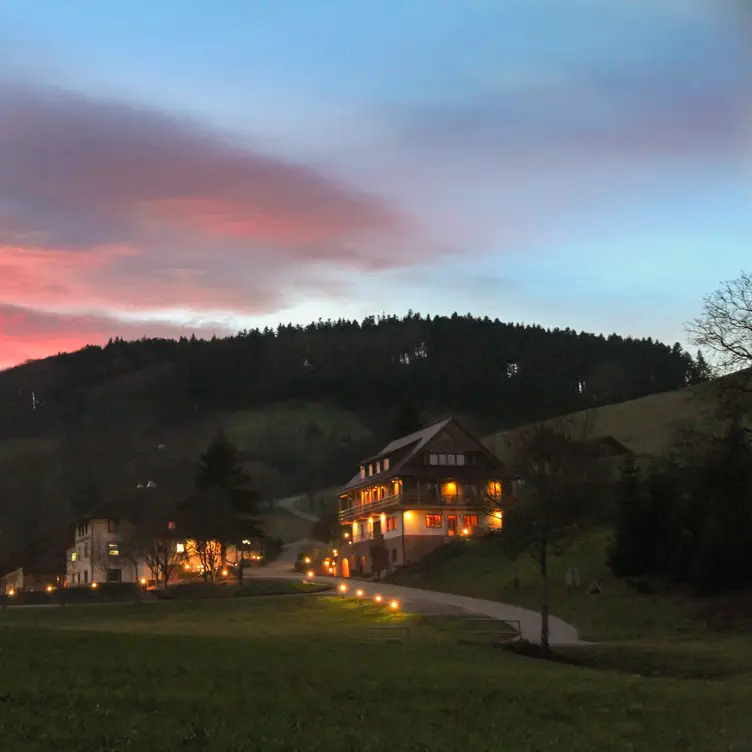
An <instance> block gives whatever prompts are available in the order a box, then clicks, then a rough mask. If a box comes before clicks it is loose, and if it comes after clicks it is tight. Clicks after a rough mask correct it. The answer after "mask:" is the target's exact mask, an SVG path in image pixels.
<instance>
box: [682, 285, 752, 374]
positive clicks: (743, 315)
mask: <svg viewBox="0 0 752 752" xmlns="http://www.w3.org/2000/svg"><path fill="white" fill-rule="evenodd" d="M686 328H687V332H688V334H689V336H690V341H691V342H692V343H693V344H694V345H697V346H698V347H701V348H705V349H706V350H707V351H708V353H709V355H710V358H711V362H712V363H713V366H714V368H715V370H716V373H717V374H718V375H723V374H727V373H731V372H733V371H738V370H740V369H743V368H749V367H752V275H750V274H748V273H746V272H742V274H741V275H740V276H739V277H738V278H737V279H734V280H729V281H726V282H724V283H723V284H722V285H721V287H720V288H719V289H718V290H716V291H715V292H713V293H711V294H710V295H708V296H707V297H706V298H705V300H704V303H703V309H702V314H701V315H700V316H699V317H698V318H696V319H694V320H693V321H691V322H689V323H688V324H687V327H686Z"/></svg>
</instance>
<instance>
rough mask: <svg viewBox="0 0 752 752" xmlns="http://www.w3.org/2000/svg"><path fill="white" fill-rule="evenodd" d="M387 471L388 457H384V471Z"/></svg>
mask: <svg viewBox="0 0 752 752" xmlns="http://www.w3.org/2000/svg"><path fill="white" fill-rule="evenodd" d="M388 469H389V457H384V470H385V471H386V470H388Z"/></svg>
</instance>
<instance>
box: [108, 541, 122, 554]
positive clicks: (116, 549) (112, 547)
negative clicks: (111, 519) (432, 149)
mask: <svg viewBox="0 0 752 752" xmlns="http://www.w3.org/2000/svg"><path fill="white" fill-rule="evenodd" d="M107 553H108V554H109V555H110V556H120V546H118V544H117V543H108V544H107Z"/></svg>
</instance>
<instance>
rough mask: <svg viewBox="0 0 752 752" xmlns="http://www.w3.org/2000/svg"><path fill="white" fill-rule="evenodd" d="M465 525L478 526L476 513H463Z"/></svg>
mask: <svg viewBox="0 0 752 752" xmlns="http://www.w3.org/2000/svg"><path fill="white" fill-rule="evenodd" d="M465 527H478V515H477V514H466V515H465Z"/></svg>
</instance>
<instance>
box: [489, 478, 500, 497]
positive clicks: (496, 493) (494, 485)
mask: <svg viewBox="0 0 752 752" xmlns="http://www.w3.org/2000/svg"><path fill="white" fill-rule="evenodd" d="M488 495H489V496H492V497H493V498H494V499H498V498H500V497H501V483H500V482H499V481H498V480H493V481H491V482H490V483H489V484H488Z"/></svg>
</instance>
